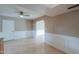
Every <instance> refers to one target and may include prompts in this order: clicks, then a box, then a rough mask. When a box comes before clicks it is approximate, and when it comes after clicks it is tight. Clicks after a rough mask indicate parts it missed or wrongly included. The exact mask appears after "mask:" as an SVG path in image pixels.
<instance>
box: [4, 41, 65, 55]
mask: <svg viewBox="0 0 79 59" xmlns="http://www.w3.org/2000/svg"><path fill="white" fill-rule="evenodd" d="M4 53H5V54H64V52H62V51H60V50H58V49H56V48H54V47H52V46H50V45H48V44H46V43H44V42H40V41H38V42H37V40H36V39H18V40H10V41H5V42H4Z"/></svg>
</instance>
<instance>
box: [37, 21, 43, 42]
mask: <svg viewBox="0 0 79 59" xmlns="http://www.w3.org/2000/svg"><path fill="white" fill-rule="evenodd" d="M36 39H37V41H39V42H44V41H45V23H44V20H41V21H37V22H36Z"/></svg>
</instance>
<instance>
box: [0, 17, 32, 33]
mask: <svg viewBox="0 0 79 59" xmlns="http://www.w3.org/2000/svg"><path fill="white" fill-rule="evenodd" d="M2 20H13V21H15V31H26V30H29V31H30V30H32V27H33V25H32V23H33V21H32V20H24V19H18V18H13V17H6V16H0V31H1V30H2V28H1V26H2V24H1V23H2Z"/></svg>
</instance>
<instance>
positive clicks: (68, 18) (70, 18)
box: [45, 10, 79, 37]
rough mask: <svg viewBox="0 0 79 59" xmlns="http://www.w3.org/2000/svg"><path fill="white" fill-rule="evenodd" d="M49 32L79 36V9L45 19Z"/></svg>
mask: <svg viewBox="0 0 79 59" xmlns="http://www.w3.org/2000/svg"><path fill="white" fill-rule="evenodd" d="M45 22H46V28H47V32H49V33H55V34H61V35H67V36H74V37H79V10H76V11H73V12H69V13H65V14H62V15H58V16H55V17H51V18H49V19H46V20H45Z"/></svg>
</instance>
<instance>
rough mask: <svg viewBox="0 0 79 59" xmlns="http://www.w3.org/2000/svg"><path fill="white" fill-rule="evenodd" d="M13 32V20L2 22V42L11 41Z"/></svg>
mask: <svg viewBox="0 0 79 59" xmlns="http://www.w3.org/2000/svg"><path fill="white" fill-rule="evenodd" d="M14 30H15V23H14V21H13V20H3V23H2V32H3V38H4V40H11V39H12V38H13V31H14Z"/></svg>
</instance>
